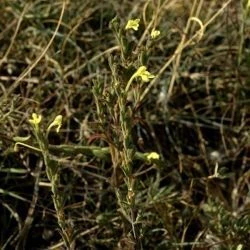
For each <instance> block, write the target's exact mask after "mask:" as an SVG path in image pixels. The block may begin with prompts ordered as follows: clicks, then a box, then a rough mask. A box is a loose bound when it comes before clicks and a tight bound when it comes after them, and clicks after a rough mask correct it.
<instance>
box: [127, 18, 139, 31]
mask: <svg viewBox="0 0 250 250" xmlns="http://www.w3.org/2000/svg"><path fill="white" fill-rule="evenodd" d="M139 22H140V19H130V20H128V22H127V25H126V27H125V30H128V29H133V30H138V28H139Z"/></svg>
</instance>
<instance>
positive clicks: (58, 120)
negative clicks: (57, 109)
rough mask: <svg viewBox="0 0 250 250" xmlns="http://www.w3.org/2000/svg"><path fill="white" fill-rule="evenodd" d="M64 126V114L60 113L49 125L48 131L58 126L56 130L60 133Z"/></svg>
mask: <svg viewBox="0 0 250 250" xmlns="http://www.w3.org/2000/svg"><path fill="white" fill-rule="evenodd" d="M61 126H62V115H58V116H57V117H56V118H55V119H54V121H53V122H52V123H51V124H50V125H49V127H48V131H49V130H50V129H51V128H52V127H56V132H57V133H58V132H59V130H60V128H61Z"/></svg>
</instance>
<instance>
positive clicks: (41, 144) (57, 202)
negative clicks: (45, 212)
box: [15, 113, 74, 249]
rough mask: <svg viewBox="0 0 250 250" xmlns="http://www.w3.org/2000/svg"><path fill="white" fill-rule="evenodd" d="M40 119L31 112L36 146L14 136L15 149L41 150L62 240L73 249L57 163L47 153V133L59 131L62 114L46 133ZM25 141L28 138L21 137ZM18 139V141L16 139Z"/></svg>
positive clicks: (67, 246) (40, 117)
mask: <svg viewBox="0 0 250 250" xmlns="http://www.w3.org/2000/svg"><path fill="white" fill-rule="evenodd" d="M41 121H42V116H41V115H38V114H36V113H33V114H32V119H29V122H30V124H31V125H32V127H33V132H34V136H35V138H36V141H37V143H38V147H33V146H30V145H28V144H26V143H23V142H21V141H20V139H21V140H22V138H19V137H16V140H17V142H16V144H15V149H17V145H22V146H25V147H28V148H30V149H33V150H36V151H39V152H41V154H42V156H43V160H44V164H45V167H46V169H45V170H46V174H47V177H48V179H49V181H50V183H51V192H52V199H53V203H54V207H55V211H56V216H57V222H58V225H59V227H60V229H61V235H62V238H63V241H64V243H65V246H66V248H67V249H73V248H74V247H73V240H72V232H73V230H72V228H71V227H70V226H69V225H68V223H67V222H66V220H65V214H64V203H63V193H62V192H60V190H59V184H60V175H59V172H58V167H59V165H58V163H57V162H56V161H54V160H52V159H51V157H50V153H49V144H48V134H49V131H50V130H51V128H52V127H56V128H57V130H56V131H57V132H59V129H60V127H61V125H62V116H57V117H56V118H55V120H54V121H53V122H52V123H51V124H50V125H49V126H48V128H47V131H46V134H44V133H43V131H42V130H41V127H40V123H41ZM23 139H25V141H26V140H27V139H29V137H27V138H23ZM18 140H19V141H18Z"/></svg>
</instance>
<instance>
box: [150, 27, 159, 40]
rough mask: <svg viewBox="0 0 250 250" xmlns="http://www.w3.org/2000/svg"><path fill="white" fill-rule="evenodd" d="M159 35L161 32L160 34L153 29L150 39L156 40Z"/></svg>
mask: <svg viewBox="0 0 250 250" xmlns="http://www.w3.org/2000/svg"><path fill="white" fill-rule="evenodd" d="M160 34H161V32H160V31H159V30H155V29H153V30H152V31H151V34H150V36H151V38H152V39H155V38H157V37H158V36H159V35H160Z"/></svg>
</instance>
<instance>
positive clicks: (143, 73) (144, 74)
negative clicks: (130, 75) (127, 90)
mask: <svg viewBox="0 0 250 250" xmlns="http://www.w3.org/2000/svg"><path fill="white" fill-rule="evenodd" d="M135 77H141V79H142V81H143V82H149V81H150V79H152V78H155V76H154V75H152V74H151V73H150V72H148V71H147V68H146V67H145V66H141V67H140V68H139V69H138V70H137V71H136V72H135Z"/></svg>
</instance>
